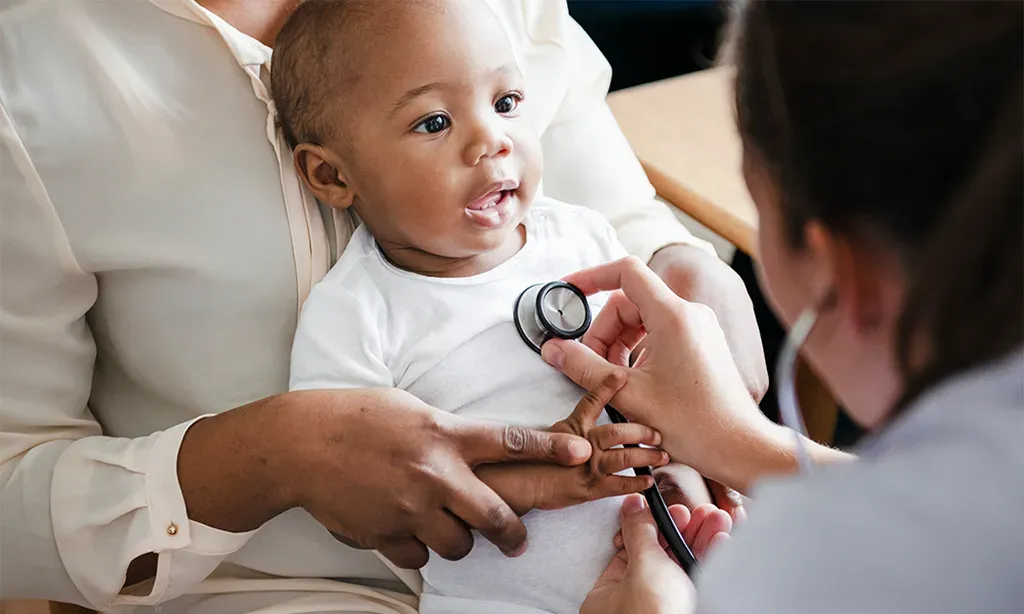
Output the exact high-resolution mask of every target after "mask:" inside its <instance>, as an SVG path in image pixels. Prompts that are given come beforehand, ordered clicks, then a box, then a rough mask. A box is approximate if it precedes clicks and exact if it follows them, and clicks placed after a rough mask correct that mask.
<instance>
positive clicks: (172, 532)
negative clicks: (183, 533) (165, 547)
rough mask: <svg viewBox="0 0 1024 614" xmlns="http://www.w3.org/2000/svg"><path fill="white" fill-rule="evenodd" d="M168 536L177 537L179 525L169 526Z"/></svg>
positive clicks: (172, 524)
mask: <svg viewBox="0 0 1024 614" xmlns="http://www.w3.org/2000/svg"><path fill="white" fill-rule="evenodd" d="M167 534H168V535H177V534H178V525H176V524H174V523H173V522H172V523H171V524H169V525H167Z"/></svg>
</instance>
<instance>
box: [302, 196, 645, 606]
mask: <svg viewBox="0 0 1024 614" xmlns="http://www.w3.org/2000/svg"><path fill="white" fill-rule="evenodd" d="M523 225H524V226H525V228H526V244H525V245H524V246H523V248H522V249H521V250H520V251H519V253H517V254H516V255H515V256H513V257H512V258H510V259H509V260H507V261H506V262H504V263H502V264H501V265H499V266H497V267H495V268H494V269H492V270H490V271H487V272H486V273H482V274H480V275H476V276H473V277H460V278H438V277H425V276H422V275H416V274H413V273H409V272H407V271H403V270H400V269H398V268H396V267H395V266H393V265H392V264H390V263H389V262H388V261H387V260H386V259H385V258H384V256H383V255H382V254H381V252H380V250H379V249H378V248H377V245H376V242H375V241H374V239H373V237H372V236H371V235H370V233H369V232H368V231H367V229H366V227H365V226H362V227H360V228H359V229H358V230H357V231H356V232H355V234H354V235H353V237H352V239H351V242H350V243H349V245H348V248H347V249H346V250H345V253H344V254H343V255H342V257H341V259H340V260H339V261H338V263H337V264H336V265H335V266H334V267H333V268H332V269H331V271H330V272H329V273H328V274H327V275H326V277H324V279H323V281H321V282H320V283H319V284H317V285H316V286H315V287H314V288H313V291H312V293H311V294H310V295H309V298H308V299H307V301H306V303H305V305H304V306H303V309H302V314H301V316H300V318H299V324H298V330H297V331H296V335H295V342H294V346H293V349H292V365H291V389H293V390H300V389H318V388H352V387H384V386H387V387H396V388H401V389H403V390H407V391H409V392H411V393H412V394H413V395H415V396H416V397H418V398H420V399H422V400H423V401H425V402H426V403H429V404H430V405H433V406H434V407H437V408H439V409H442V410H445V411H449V412H452V413H455V414H458V415H460V416H465V417H467V418H474V419H482V420H491V421H494V422H500V423H503V424H520V425H524V426H529V427H535V428H546V427H548V426H550V425H552V424H554V423H555V422H557V421H559V420H561V419H563V418H565V417H566V416H568V415H569V414H570V413H571V412H572V409H573V407H574V406H575V405H576V403H577V402H578V401H579V400H580V398H581V397H582V394H583V391H582V390H580V388H579V387H577V386H576V385H575V384H573V383H572V382H571V381H570V380H568V379H567V378H565V377H564V376H563V375H562V374H560V373H558V372H557V371H556V370H554V369H553V368H551V367H550V366H548V365H547V364H546V363H545V362H544V361H543V360H542V359H541V357H540V356H539V355H538V354H537V353H536V352H534V351H533V350H532V349H530V348H529V347H527V346H526V344H525V343H524V342H523V340H522V339H521V338H520V337H519V334H518V333H517V331H516V328H515V324H514V323H513V319H512V311H513V304H514V303H515V299H516V297H517V296H518V295H519V293H520V292H521V291H522V290H523V289H525V288H526V287H528V286H530V285H532V284H535V283H540V282H548V281H553V280H557V279H560V278H561V277H563V276H565V275H567V274H568V273H571V272H574V271H577V270H580V269H584V268H587V267H591V266H595V265H598V264H603V263H605V262H609V261H611V260H615V259H618V258H620V257H622V256H625V254H626V252H625V249H624V248H623V247H622V246H621V245H620V244H619V242H618V240H617V239H616V238H615V231H614V230H613V229H612V228H611V226H610V225H609V224H608V222H607V221H605V219H604V218H602V217H601V216H600V215H599V214H598V213H596V212H593V211H590V210H588V209H584V208H581V207H574V206H570V205H566V204H564V203H561V202H558V201H555V200H552V199H549V198H544V197H540V198H538V199H537V200H536V201H535V202H534V204H533V206H532V207H531V209H530V211H528V212H527V214H526V217H525V219H524V220H523ZM601 304H603V298H602V297H600V296H599V297H593V298H592V299H591V307H592V308H593V309H594V310H595V312H596V310H597V309H598V308H599V307H600V306H601ZM619 504H620V501H619V500H618V499H604V500H601V501H595V502H592V503H587V504H584V505H580V506H576V507H572V508H568V509H565V510H558V511H533V512H530V513H529V514H527V515H526V516H525V517H524V518H523V521H524V523H525V524H526V527H527V530H528V531H529V548H528V550H527V552H526V553H525V554H524V555H522V556H520V557H518V558H515V559H509V558H506V557H505V556H503V555H502V554H501V553H500V552H499V551H498V549H497V548H496V547H495V546H493V545H492V544H491V543H490V542H488V541H486V540H484V539H483V538H481V537H480V536H479V535H477V536H476V543H475V545H474V548H473V551H472V553H470V555H469V556H467V557H466V558H464V559H463V560H461V561H458V562H449V561H445V560H444V559H442V558H440V557H438V556H436V555H434V554H433V553H432V554H431V557H430V561H429V563H428V564H427V566H426V567H424V569H423V571H422V573H423V579H424V593H423V597H422V601H421V604H420V611H421V612H424V613H426V614H437V613H446V614H451V613H463V612H466V613H469V612H473V613H480V612H488V613H495V614H527V613H530V614H535V613H536V612H537V611H544V612H557V613H565V614H569V613H572V614H575V613H576V612H578V611H579V607H580V605H581V603H582V602H583V599H584V597H585V596H586V594H587V592H589V590H590V589H591V588H592V587H593V585H594V582H595V581H596V580H597V577H598V575H599V574H600V573H601V571H603V570H604V568H605V566H606V565H607V564H608V562H609V561H610V560H611V557H612V556H613V555H614V553H615V550H614V548H613V546H612V538H613V536H614V535H615V532H616V531H617V530H618V526H619V522H618V510H619Z"/></svg>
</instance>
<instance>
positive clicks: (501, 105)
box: [494, 94, 522, 115]
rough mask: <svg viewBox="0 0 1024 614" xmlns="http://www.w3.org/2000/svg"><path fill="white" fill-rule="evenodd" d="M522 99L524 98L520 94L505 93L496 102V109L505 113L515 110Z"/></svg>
mask: <svg viewBox="0 0 1024 614" xmlns="http://www.w3.org/2000/svg"><path fill="white" fill-rule="evenodd" d="M521 101H522V98H521V97H520V96H519V95H518V94H505V95H504V96H502V97H501V98H499V99H498V100H497V101H496V102H495V103H494V110H495V111H497V112H498V113H501V114H502V115H505V114H507V113H511V112H512V111H515V110H516V108H517V107H519V103H520V102H521Z"/></svg>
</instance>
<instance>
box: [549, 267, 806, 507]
mask: <svg viewBox="0 0 1024 614" xmlns="http://www.w3.org/2000/svg"><path fill="white" fill-rule="evenodd" d="M565 280H566V281H568V282H570V283H572V284H574V285H576V286H577V287H579V288H580V289H581V290H582V291H583V292H584V293H586V294H587V295H590V294H594V293H596V292H599V291H612V292H613V294H612V295H611V296H610V298H609V300H608V302H607V303H606V305H605V307H604V309H602V310H601V312H600V313H599V314H598V315H597V317H596V318H595V319H594V323H593V324H592V325H591V327H590V330H589V331H588V332H587V334H586V335H585V336H584V338H583V343H576V342H570V341H562V340H552V341H549V342H547V343H545V344H544V346H543V348H542V352H543V355H544V359H545V360H546V361H547V362H548V363H550V364H551V365H553V366H555V367H556V368H558V369H559V370H561V371H562V372H563V373H565V374H566V375H567V376H569V377H570V378H571V379H573V380H574V381H575V382H576V383H577V384H579V385H580V386H583V387H584V388H588V389H590V388H592V387H593V386H594V385H595V383H596V382H598V381H600V380H601V379H602V378H604V377H607V376H608V374H610V373H613V372H615V371H625V372H626V373H627V375H628V378H627V381H626V384H625V386H624V387H623V388H622V390H620V391H619V392H618V393H617V394H616V395H615V398H614V399H613V400H612V405H614V406H615V407H616V408H617V409H618V410H619V411H620V412H622V413H623V414H624V415H625V416H626V417H627V418H628V419H629V420H630V421H633V422H639V423H642V424H646V425H648V426H650V427H652V428H654V429H655V430H656V431H658V432H660V433H661V435H662V439H663V441H662V445H661V447H662V449H664V450H665V451H666V452H668V453H669V455H670V456H671V457H672V460H673V461H676V462H680V463H683V464H685V465H689V466H690V467H693V468H694V469H695V470H697V471H698V472H700V473H701V474H702V475H704V476H707V477H708V478H710V479H712V480H715V481H717V482H720V483H722V484H724V485H726V486H729V487H731V488H735V489H736V490H739V491H741V492H742V491H743V490H745V489H746V488H748V487H749V485H750V482H751V481H753V480H754V479H756V478H757V477H759V476H760V474H761V473H763V472H764V471H765V464H766V463H767V464H769V465H770V464H776V465H778V464H782V463H786V462H789V461H790V460H791V456H787V455H786V454H784V453H780V454H775V453H774V452H777V451H778V450H779V449H781V448H784V447H785V446H786V443H785V442H788V439H787V440H783V439H782V438H783V437H784V435H783V434H782V431H781V429H780V428H779V427H776V426H775V425H773V424H772V423H771V422H770V421H769V420H768V419H767V418H765V417H764V415H763V414H762V413H761V411H760V409H759V408H758V407H757V404H756V403H755V402H754V399H753V397H752V396H751V393H750V391H749V389H748V387H747V384H746V383H745V382H744V380H743V377H742V376H741V374H740V371H739V369H738V368H737V366H736V362H735V360H734V359H733V356H732V352H731V350H730V348H729V344H728V342H727V341H726V336H725V333H724V332H723V331H722V327H721V326H720V325H719V322H718V318H717V317H716V316H715V313H714V312H713V311H712V310H711V309H710V308H708V307H706V306H704V305H700V304H697V303H691V302H689V301H686V300H684V299H681V298H679V297H678V296H677V295H676V294H675V293H674V292H673V291H672V290H671V289H670V288H669V287H668V286H667V285H666V284H665V282H664V281H663V280H662V279H661V278H659V277H658V276H657V275H656V274H655V273H654V272H653V271H652V270H651V269H650V268H648V267H647V265H645V264H644V263H643V262H642V261H640V260H638V259H636V258H626V259H623V260H618V261H616V262H612V263H609V264H606V265H603V266H600V267H596V268H593V269H588V270H585V271H581V272H579V273H575V274H573V275H570V276H568V277H566V278H565ZM645 339H646V344H645V348H644V353H643V355H642V356H641V357H640V358H639V359H638V361H637V363H636V364H635V365H634V366H632V367H627V366H625V365H627V364H628V361H629V358H630V355H631V354H632V352H633V350H634V349H635V348H636V347H637V345H638V344H639V343H640V342H641V341H644V340H645ZM788 467H789V465H787V468H788Z"/></svg>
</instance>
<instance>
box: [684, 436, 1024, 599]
mask: <svg viewBox="0 0 1024 614" xmlns="http://www.w3.org/2000/svg"><path fill="white" fill-rule="evenodd" d="M964 446H967V447H969V448H972V449H974V448H975V443H974V442H970V441H968V440H967V439H964V438H952V439H950V440H946V441H942V440H933V441H928V442H924V443H923V444H922V445H921V446H920V447H918V448H917V449H903V450H899V451H897V452H895V453H892V454H887V455H885V456H881V457H878V458H866V459H862V460H860V461H856V462H852V463H849V464H842V465H835V466H828V467H820V468H817V469H816V471H815V473H814V474H813V475H811V476H805V477H803V478H799V479H793V478H780V479H775V480H768V481H766V482H765V483H763V484H762V485H761V486H759V487H758V488H757V489H756V490H755V493H754V499H753V501H752V503H751V505H750V517H749V520H748V521H747V522H746V523H745V524H743V525H741V526H739V527H737V528H736V530H735V531H734V535H735V539H734V540H732V541H731V542H729V543H727V544H724V545H723V547H722V548H720V550H719V551H717V552H713V553H712V554H711V556H710V557H709V560H708V562H707V564H706V565H705V574H704V577H702V579H701V582H700V583H699V585H698V587H699V589H700V599H701V602H702V603H701V605H700V606H699V607H698V612H714V613H716V614H724V613H729V612H753V611H758V612H763V613H767V614H771V613H776V612H778V613H782V612H786V613H787V614H790V613H799V612H831V613H835V614H845V613H850V614H853V613H854V612H879V613H884V612H928V613H929V614H946V613H949V614H952V613H954V612H979V613H980V612H993V613H994V612H1009V611H1020V609H1019V604H1021V603H1024V601H1022V600H1024V583H1021V582H1020V579H1019V578H1018V577H1015V576H1018V575H1019V573H1020V570H1021V569H1024V530H1022V529H1021V527H1020V523H1019V510H1020V509H1021V507H1020V504H1021V496H1020V484H1021V482H1020V476H1019V475H1018V476H1017V478H1016V480H1015V482H1014V484H1013V485H1011V484H1004V487H1006V488H1010V489H1016V492H1009V491H1002V492H993V489H994V488H996V485H995V483H994V482H993V480H999V481H1001V480H1002V478H1005V477H1006V476H1005V475H1004V474H1003V472H1001V471H998V470H997V471H996V474H994V475H989V476H985V475H984V473H983V472H984V468H983V467H984V466H985V465H986V464H987V463H986V462H978V461H977V460H970V459H967V458H964V457H963V456H962V454H960V453H961V452H962V451H963V450H962V447H964ZM1000 475H1001V476H1002V477H1001V478H1000V477H999V476H1000ZM975 487H976V488H977V489H975ZM1014 603H1016V604H1018V609H1016V610H1013V609H1008V608H1009V607H1010V605H1011V604H1014ZM894 608H895V609H894Z"/></svg>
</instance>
